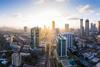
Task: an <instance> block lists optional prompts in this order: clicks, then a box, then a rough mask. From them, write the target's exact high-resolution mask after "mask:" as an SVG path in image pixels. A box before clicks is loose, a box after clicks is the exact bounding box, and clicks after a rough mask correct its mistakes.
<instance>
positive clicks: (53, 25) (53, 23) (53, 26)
mask: <svg viewBox="0 0 100 67" xmlns="http://www.w3.org/2000/svg"><path fill="white" fill-rule="evenodd" d="M54 29H55V21H52V30H54Z"/></svg>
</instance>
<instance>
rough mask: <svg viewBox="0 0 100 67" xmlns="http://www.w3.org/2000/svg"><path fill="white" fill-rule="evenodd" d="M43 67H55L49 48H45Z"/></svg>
mask: <svg viewBox="0 0 100 67" xmlns="http://www.w3.org/2000/svg"><path fill="white" fill-rule="evenodd" d="M45 67H56V66H55V62H54V59H53V56H52V55H51V51H50V47H48V48H47V52H46V62H45Z"/></svg>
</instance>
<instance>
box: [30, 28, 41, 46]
mask: <svg viewBox="0 0 100 67" xmlns="http://www.w3.org/2000/svg"><path fill="white" fill-rule="evenodd" d="M39 33H40V29H39V28H38V27H34V28H32V29H31V47H32V48H37V47H38V46H39Z"/></svg>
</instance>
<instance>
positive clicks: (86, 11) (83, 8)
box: [78, 4, 94, 14]
mask: <svg viewBox="0 0 100 67" xmlns="http://www.w3.org/2000/svg"><path fill="white" fill-rule="evenodd" d="M78 12H79V13H82V14H90V13H93V12H94V10H93V9H92V8H91V6H90V5H88V4H87V5H82V6H80V7H79V8H78Z"/></svg>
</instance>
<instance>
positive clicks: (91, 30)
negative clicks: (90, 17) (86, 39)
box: [90, 23, 97, 36]
mask: <svg viewBox="0 0 100 67" xmlns="http://www.w3.org/2000/svg"><path fill="white" fill-rule="evenodd" d="M96 34H97V28H96V24H94V23H91V28H90V35H92V36H93V35H96Z"/></svg>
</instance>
